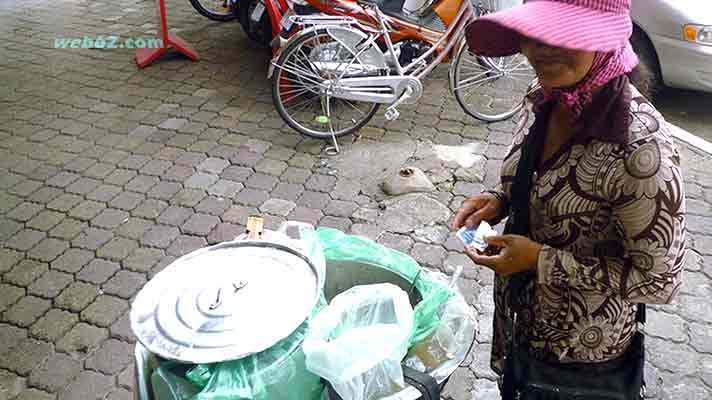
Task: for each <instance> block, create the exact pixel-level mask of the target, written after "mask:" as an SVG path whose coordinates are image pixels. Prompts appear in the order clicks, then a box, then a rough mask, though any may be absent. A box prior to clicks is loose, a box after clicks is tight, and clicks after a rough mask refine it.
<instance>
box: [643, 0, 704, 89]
mask: <svg viewBox="0 0 712 400" xmlns="http://www.w3.org/2000/svg"><path fill="white" fill-rule="evenodd" d="M631 15H632V17H633V22H634V24H635V26H634V30H633V36H632V38H631V42H632V44H633V48H635V51H636V53H638V55H639V57H640V61H641V63H643V64H644V66H645V67H647V69H648V70H650V72H651V73H652V74H653V79H654V80H655V81H656V83H658V84H659V83H663V84H665V85H666V86H670V87H674V88H680V89H692V90H701V91H705V92H710V93H712V0H632V10H631Z"/></svg>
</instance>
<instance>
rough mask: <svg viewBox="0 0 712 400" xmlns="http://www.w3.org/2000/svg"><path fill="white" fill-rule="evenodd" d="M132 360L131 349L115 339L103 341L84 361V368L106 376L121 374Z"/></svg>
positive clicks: (126, 344) (128, 345) (127, 344)
mask: <svg viewBox="0 0 712 400" xmlns="http://www.w3.org/2000/svg"><path fill="white" fill-rule="evenodd" d="M132 360H133V347H132V346H131V345H130V344H129V343H125V342H122V341H119V340H115V339H109V340H107V341H105V342H104V343H103V344H102V345H101V347H100V348H99V349H98V350H97V351H96V352H95V353H94V354H93V355H92V356H91V357H89V358H88V359H87V361H86V367H87V368H88V369H91V370H95V371H99V372H101V373H104V374H106V375H113V374H116V373H119V372H121V371H122V370H123V369H124V368H125V367H126V366H127V365H128V364H129V363H130V362H131V361H132Z"/></svg>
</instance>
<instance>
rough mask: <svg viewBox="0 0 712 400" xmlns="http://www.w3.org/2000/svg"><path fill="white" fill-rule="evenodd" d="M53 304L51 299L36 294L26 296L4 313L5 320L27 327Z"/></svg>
mask: <svg viewBox="0 0 712 400" xmlns="http://www.w3.org/2000/svg"><path fill="white" fill-rule="evenodd" d="M51 306H52V302H51V301H50V300H46V299H42V298H39V297H35V296H25V297H23V298H21V299H20V300H18V301H17V302H16V303H15V304H13V305H12V306H11V307H10V308H9V309H7V311H5V312H4V313H3V315H2V319H3V320H4V321H7V322H10V323H12V324H15V325H17V326H20V327H23V328H27V327H29V326H30V325H32V324H33V323H34V322H35V321H36V320H37V319H38V318H40V317H41V316H42V315H43V314H44V313H46V312H47V310H49V309H50V307H51Z"/></svg>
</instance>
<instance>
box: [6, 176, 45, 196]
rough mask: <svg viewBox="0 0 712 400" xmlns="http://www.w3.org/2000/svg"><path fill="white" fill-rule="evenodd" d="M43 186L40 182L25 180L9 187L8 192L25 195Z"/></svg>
mask: <svg viewBox="0 0 712 400" xmlns="http://www.w3.org/2000/svg"><path fill="white" fill-rule="evenodd" d="M42 186H43V183H42V182H38V181H33V180H29V179H28V180H26V181H24V182H22V183H19V184H17V185H15V186H13V187H12V189H10V193H12V194H16V195H18V196H21V197H27V196H29V195H31V194H32V193H34V192H35V191H36V190H38V189H39V188H40V187H42Z"/></svg>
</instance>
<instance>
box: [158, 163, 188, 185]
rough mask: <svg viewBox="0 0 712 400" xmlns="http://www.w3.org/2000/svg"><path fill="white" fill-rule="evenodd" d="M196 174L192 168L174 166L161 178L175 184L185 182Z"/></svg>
mask: <svg viewBox="0 0 712 400" xmlns="http://www.w3.org/2000/svg"><path fill="white" fill-rule="evenodd" d="M194 173H195V170H194V169H193V168H191V167H186V166H183V165H174V166H172V167H170V168H168V170H166V172H164V173H163V175H161V178H162V179H164V180H169V181H174V182H183V181H184V180H186V179H188V178H190V177H191V176H192V175H193V174H194Z"/></svg>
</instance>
